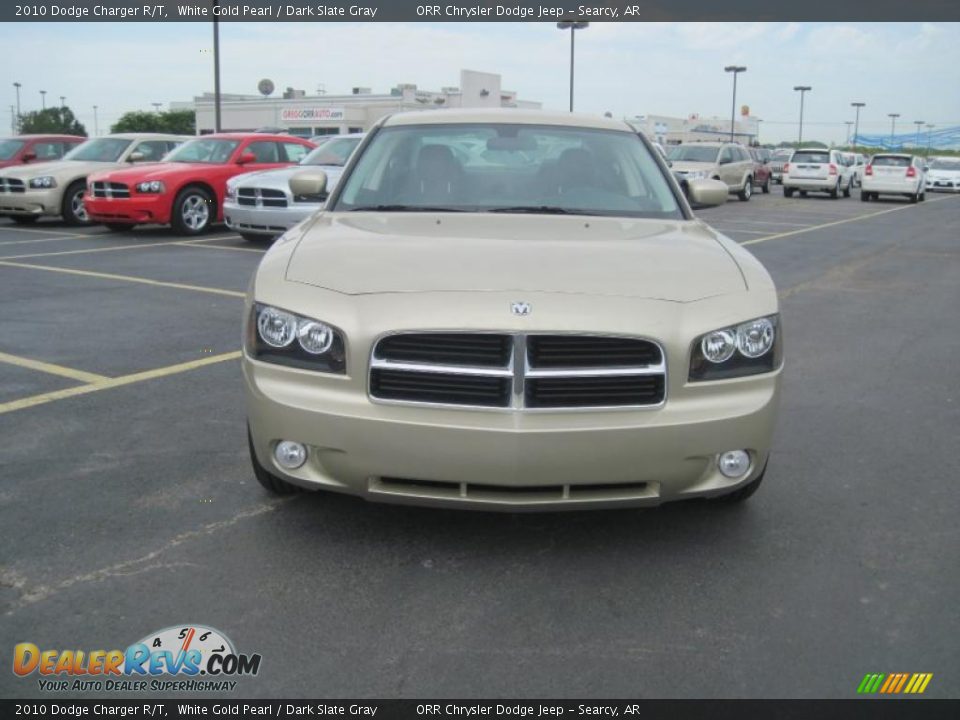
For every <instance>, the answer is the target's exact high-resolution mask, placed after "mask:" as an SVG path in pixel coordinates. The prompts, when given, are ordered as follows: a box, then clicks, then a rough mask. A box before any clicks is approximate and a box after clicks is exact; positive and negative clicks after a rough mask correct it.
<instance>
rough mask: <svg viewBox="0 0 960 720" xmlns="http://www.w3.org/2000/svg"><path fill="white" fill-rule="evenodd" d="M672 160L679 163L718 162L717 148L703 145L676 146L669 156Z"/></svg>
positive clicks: (671, 149)
mask: <svg viewBox="0 0 960 720" xmlns="http://www.w3.org/2000/svg"><path fill="white" fill-rule="evenodd" d="M667 157H669V158H670V159H671V160H676V161H679V162H683V161H686V162H708V163H713V162H716V161H717V148H716V147H704V146H702V145H674V146H673V147H672V148H670V152H669V154H668V155H667Z"/></svg>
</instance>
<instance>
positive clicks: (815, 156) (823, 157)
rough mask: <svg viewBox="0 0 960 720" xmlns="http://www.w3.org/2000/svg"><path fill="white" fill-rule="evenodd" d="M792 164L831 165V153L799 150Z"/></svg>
mask: <svg viewBox="0 0 960 720" xmlns="http://www.w3.org/2000/svg"><path fill="white" fill-rule="evenodd" d="M790 162H792V163H811V164H818V165H827V164H829V163H830V153H829V152H826V151H822V150H797V151H796V152H795V153H794V154H793V159H792V160H791V161H790Z"/></svg>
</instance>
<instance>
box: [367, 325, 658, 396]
mask: <svg viewBox="0 0 960 720" xmlns="http://www.w3.org/2000/svg"><path fill="white" fill-rule="evenodd" d="M666 374H667V370H666V360H665V357H664V353H663V349H662V348H661V346H660V345H659V344H657V343H656V342H653V341H651V340H646V339H642V338H631V337H619V336H606V335H574V334H527V333H518V334H504V333H467V332H444V333H397V334H392V335H388V336H386V337H383V338H381V339H380V340H379V342H377V343H376V344H375V346H374V350H373V354H372V358H371V363H370V384H369V392H370V396H371V398H373V399H375V400H381V401H386V402H399V403H414V404H428V405H446V406H459V407H481V408H500V409H513V410H551V409H553V410H557V409H575V408H622V407H637V408H640V407H657V406H660V405H662V404H663V402H664V401H665V398H666Z"/></svg>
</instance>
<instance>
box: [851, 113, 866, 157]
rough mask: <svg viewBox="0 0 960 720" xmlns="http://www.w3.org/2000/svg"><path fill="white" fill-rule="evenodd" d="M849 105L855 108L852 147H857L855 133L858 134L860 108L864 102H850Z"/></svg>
mask: <svg viewBox="0 0 960 720" xmlns="http://www.w3.org/2000/svg"><path fill="white" fill-rule="evenodd" d="M850 106H851V107H855V108H856V109H857V117H856V121H855V122H854V123H853V147H854V148H856V147H857V135H859V134H860V108H862V107H865V106H866V103H864V102H852V103H850Z"/></svg>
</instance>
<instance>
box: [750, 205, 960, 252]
mask: <svg viewBox="0 0 960 720" xmlns="http://www.w3.org/2000/svg"><path fill="white" fill-rule="evenodd" d="M951 199H952V198H950V197H943V198H936V199H933V200H927V201H926V204H927V205H929V204H931V203H935V202H940V201H941V200H951ZM918 207H923V206H922V205H920V204H916V205H913V204H910V205H899V206H897V207H893V208H887V209H886V210H878V211H877V212H872V213H866V214H865V215H856V216H854V217H850V218H844V219H843V220H834V221H832V222H828V223H821V224H820V225H811V226H810V227H806V228H802V229H800V230H789V231H787V232H782V233H776V234H774V235H767V236H765V237H760V238H754V239H753V240H745V241H744V242H742V243H740V244H741V245H756V244H757V243H762V242H766V241H767V240H778V239H779V238H785V237H792V236H794V235H803V234H804V233H808V232H813V231H814V230H822V229H823V228H828V227H834V226H836V225H845V224H846V223H852V222H857V221H858V220H866V219H867V218H872V217H877V216H879V215H886V214H888V213H892V212H897V211H899V210H909V209H910V208H918Z"/></svg>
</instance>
